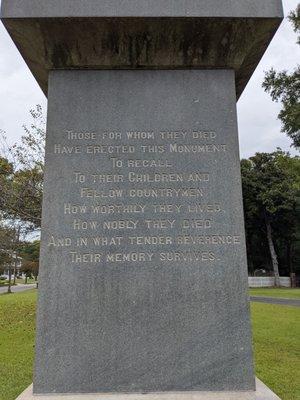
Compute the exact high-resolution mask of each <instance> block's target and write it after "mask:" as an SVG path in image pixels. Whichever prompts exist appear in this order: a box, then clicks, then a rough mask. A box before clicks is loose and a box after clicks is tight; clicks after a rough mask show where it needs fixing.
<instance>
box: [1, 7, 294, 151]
mask: <svg viewBox="0 0 300 400" xmlns="http://www.w3.org/2000/svg"><path fill="white" fill-rule="evenodd" d="M262 1H264V0H262ZM298 2H299V0H283V5H284V11H285V15H287V14H288V13H289V12H290V10H292V9H295V8H296V6H297V4H298ZM0 4H1V0H0ZM296 39H297V37H296V34H295V33H294V31H293V28H292V26H291V24H290V23H289V21H288V20H287V19H285V20H284V22H283V23H282V25H281V26H280V28H279V30H278V32H277V34H276V35H275V37H274V39H273V41H272V43H271V44H270V46H269V48H268V50H267V51H266V53H265V55H264V57H263V58H262V60H261V62H260V64H259V65H258V67H257V69H256V71H255V73H254V74H253V76H252V78H251V80H250V82H249V83H248V85H247V87H246V89H245V90H244V92H243V94H242V96H241V97H240V99H239V101H238V105H237V107H238V122H239V140H240V153H241V157H242V158H248V157H251V156H252V155H254V154H255V153H256V152H272V151H274V150H276V148H277V147H281V148H282V149H283V150H286V151H290V152H291V153H292V154H296V152H295V151H294V150H293V149H292V148H291V147H290V145H291V141H290V139H289V138H288V137H287V136H286V135H285V134H284V133H282V132H281V123H280V121H279V120H278V119H277V115H278V113H279V111H280V104H278V103H274V102H272V100H271V98H270V96H269V95H268V94H266V93H265V92H264V90H263V89H262V87H261V84H262V82H263V79H264V72H265V71H268V70H269V69H270V68H271V67H274V68H275V69H276V70H288V71H292V70H293V69H294V68H295V67H296V65H297V63H299V62H300V46H298V45H297V44H296ZM36 104H41V105H42V107H43V109H44V110H45V112H46V109H47V99H46V97H45V96H44V94H43V93H42V91H41V89H40V88H39V86H38V84H37V83H36V81H35V79H34V78H33V76H32V74H31V72H30V70H29V69H28V67H27V65H26V64H25V62H24V61H23V59H22V57H21V55H20V54H19V53H18V50H17V49H16V47H15V46H14V44H13V42H12V40H11V39H10V37H9V35H8V34H7V33H6V31H5V29H4V27H3V25H2V24H1V23H0V129H2V130H4V131H5V132H6V134H7V136H8V138H9V141H10V143H14V142H17V141H19V140H20V137H21V135H22V134H23V133H24V130H23V128H22V126H23V125H24V124H26V125H30V123H31V117H30V113H29V110H30V109H32V108H34V107H35V105H36Z"/></svg>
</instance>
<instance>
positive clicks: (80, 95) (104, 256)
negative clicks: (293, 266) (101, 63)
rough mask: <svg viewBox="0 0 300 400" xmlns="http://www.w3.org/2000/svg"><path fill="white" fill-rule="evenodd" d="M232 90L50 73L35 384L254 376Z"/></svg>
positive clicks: (210, 80) (226, 83)
mask: <svg viewBox="0 0 300 400" xmlns="http://www.w3.org/2000/svg"><path fill="white" fill-rule="evenodd" d="M235 93H236V92H235V76H234V72H233V71H232V70H178V71H175V70H173V71H171V70H167V71H162V70H161V71H52V72H51V73H50V80H49V109H48V127H47V146H46V168H45V169H46V171H45V193H44V206H43V228H42V251H41V266H40V298H39V318H38V329H37V348H36V367H35V379H34V391H35V392H36V393H54V392H55V393H76V392H79V393H88V392H90V393H91V392H158V391H201V390H220V391H222V390H231V391H234V390H236V391H239V390H251V389H254V375H253V367H252V354H251V335H250V324H249V310H248V297H247V266H246V251H245V237H244V226H243V211H242V193H241V181H240V165H239V151H238V134H237V121H236V94H235Z"/></svg>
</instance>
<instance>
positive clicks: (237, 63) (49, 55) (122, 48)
mask: <svg viewBox="0 0 300 400" xmlns="http://www.w3.org/2000/svg"><path fill="white" fill-rule="evenodd" d="M1 16H2V21H3V23H4V25H5V26H6V28H7V30H8V32H9V34H10V35H11V37H12V39H13V40H14V42H15V44H16V46H17V47H18V49H19V51H20V52H21V54H22V56H23V58H24V60H25V62H26V63H27V64H28V66H29V68H30V69H31V71H32V73H33V75H34V76H35V78H36V80H37V81H38V83H39V85H40V86H41V88H42V90H43V91H44V93H45V94H46V95H47V92H48V73H49V71H51V70H55V69H85V70H86V69H97V70H98V69H184V68H195V69H199V68H202V69H204V68H206V69H207V68H224V69H233V70H234V71H235V73H236V93H237V97H239V96H240V95H241V93H242V91H243V90H244V88H245V86H246V84H247V82H248V80H249V79H250V77H251V75H252V73H253V71H254V70H255V68H256V66H257V64H258V63H259V61H260V59H261V57H262V55H263V54H264V52H265V50H266V48H267V46H268V44H269V42H270V40H271V39H272V37H273V35H274V34H275V32H276V30H277V28H278V26H279V24H280V22H281V20H282V18H283V11H282V4H281V0H264V2H261V1H260V0H255V1H254V0H252V1H249V0H243V1H242V0H234V1H233V0H222V1H216V0H215V1H207V0H205V1H204V0H202V1H199V0H198V1H195V0H188V1H186V0H185V1H178V0H176V1H174V0H172V1H171V0H164V1H157V0H153V1H149V0H145V1H141V0H136V1H134V0H127V1H121V0H115V1H98V0H95V1H88V2H82V1H81V0H80V1H79V0H75V1H74V0H65V1H60V0H52V1H49V0H47V1H40V0H2V11H1Z"/></svg>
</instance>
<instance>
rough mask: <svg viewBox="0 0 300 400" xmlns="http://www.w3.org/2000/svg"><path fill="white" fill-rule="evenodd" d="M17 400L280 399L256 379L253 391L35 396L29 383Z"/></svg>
mask: <svg viewBox="0 0 300 400" xmlns="http://www.w3.org/2000/svg"><path fill="white" fill-rule="evenodd" d="M17 400H280V398H279V397H278V396H277V395H276V394H275V393H273V392H272V391H271V390H270V389H269V388H268V387H267V386H266V385H265V384H263V382H261V381H260V380H259V379H256V391H255V392H253V391H250V392H164V393H148V394H143V393H130V394H125V393H115V394H112V393H104V394H101V393H99V394H74V395H53V394H52V395H49V396H47V395H39V396H36V395H33V393H32V385H31V386H29V388H27V389H26V390H25V392H23V393H22V394H21V395H20V396H19V397H18V398H17Z"/></svg>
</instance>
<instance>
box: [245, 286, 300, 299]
mask: <svg viewBox="0 0 300 400" xmlns="http://www.w3.org/2000/svg"><path fill="white" fill-rule="evenodd" d="M250 295H251V296H266V297H281V298H283V299H300V289H289V288H280V289H274V288H255V289H250Z"/></svg>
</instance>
